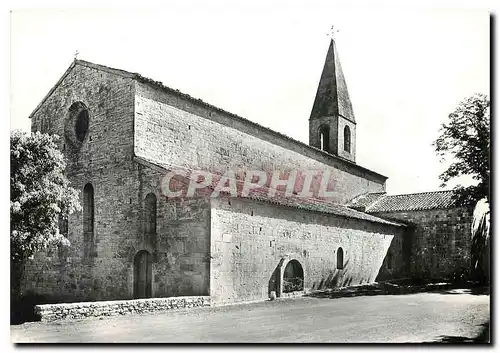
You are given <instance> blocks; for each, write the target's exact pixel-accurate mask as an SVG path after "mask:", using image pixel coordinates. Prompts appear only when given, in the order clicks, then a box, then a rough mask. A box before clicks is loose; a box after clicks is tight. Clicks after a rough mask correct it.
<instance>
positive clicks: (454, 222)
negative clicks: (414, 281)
mask: <svg viewBox="0 0 500 353" xmlns="http://www.w3.org/2000/svg"><path fill="white" fill-rule="evenodd" d="M373 215H375V216H377V217H381V218H384V219H393V220H396V221H400V222H404V223H406V224H408V225H410V227H409V228H408V236H407V237H408V241H409V242H410V244H409V247H410V248H411V254H410V256H409V276H412V277H416V278H430V279H447V278H450V277H451V276H452V274H453V273H454V272H457V271H461V270H463V269H468V268H469V267H470V246H471V233H470V227H471V222H472V211H471V210H467V209H463V208H454V209H447V210H446V209H443V210H423V211H407V212H385V213H375V214H373Z"/></svg>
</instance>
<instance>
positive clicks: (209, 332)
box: [11, 289, 490, 343]
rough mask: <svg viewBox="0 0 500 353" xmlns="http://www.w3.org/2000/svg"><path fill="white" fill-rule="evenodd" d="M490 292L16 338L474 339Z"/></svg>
mask: <svg viewBox="0 0 500 353" xmlns="http://www.w3.org/2000/svg"><path fill="white" fill-rule="evenodd" d="M489 318H490V296H489V295H473V294H470V291H469V290H466V289H462V290H460V289H459V290H448V291H442V292H434V293H418V294H407V295H374V296H358V297H347V298H335V299H330V298H312V297H302V298H296V299H282V300H277V301H273V302H270V301H266V302H259V303H251V304H239V305H232V306H223V307H212V308H197V309H188V310H178V311H171V312H163V313H154V314H143V315H129V316H119V317H106V318H99V319H85V320H74V321H70V320H66V321H59V322H52V323H42V322H31V323H25V324H22V325H13V326H11V339H12V341H13V342H29V343H35V342H36V343H42V342H51V343H56V342H100V343H102V342H137V343H139V342H141V343H146V342H161V343H202V342H214V343H215V342H217V343H218V342H232V343H240V342H241V343H243V342H252V343H257V342H279V343H292V342H338V343H344V342H360V343H361V342H379V343H385V342H388V343H389V342H452V343H460V342H471V341H473V339H474V338H476V337H478V336H480V335H481V334H483V336H484V333H485V326H484V325H489Z"/></svg>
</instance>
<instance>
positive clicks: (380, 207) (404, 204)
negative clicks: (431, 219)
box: [348, 190, 455, 213]
mask: <svg viewBox="0 0 500 353" xmlns="http://www.w3.org/2000/svg"><path fill="white" fill-rule="evenodd" d="M348 206H349V207H352V208H355V209H363V208H364V211H365V212H367V213H380V212H402V211H420V210H434V209H447V208H453V207H455V206H454V203H453V190H443V191H430V192H421V193H414V194H402V195H386V194H384V193H376V194H375V193H372V194H365V195H361V196H359V197H357V198H355V199H353V200H352V201H351V202H350V203H349V204H348Z"/></svg>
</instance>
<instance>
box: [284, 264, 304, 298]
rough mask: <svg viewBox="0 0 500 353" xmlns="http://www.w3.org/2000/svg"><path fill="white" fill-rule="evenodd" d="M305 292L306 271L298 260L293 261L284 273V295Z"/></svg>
mask: <svg viewBox="0 0 500 353" xmlns="http://www.w3.org/2000/svg"><path fill="white" fill-rule="evenodd" d="M301 290H304V270H303V269H302V265H301V264H300V262H298V261H297V260H291V261H290V262H289V263H288V264H287V265H286V267H285V271H284V273H283V293H290V292H295V291H301Z"/></svg>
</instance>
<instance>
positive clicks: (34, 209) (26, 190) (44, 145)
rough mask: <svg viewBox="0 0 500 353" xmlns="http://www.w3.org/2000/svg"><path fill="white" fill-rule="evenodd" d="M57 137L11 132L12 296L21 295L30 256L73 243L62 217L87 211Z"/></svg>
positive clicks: (13, 298) (14, 297) (38, 133)
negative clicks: (63, 230)
mask: <svg viewBox="0 0 500 353" xmlns="http://www.w3.org/2000/svg"><path fill="white" fill-rule="evenodd" d="M57 140H58V137H57V136H56V135H53V136H51V135H47V134H41V133H40V132H36V133H25V132H22V131H19V130H15V131H12V132H11V135H10V168H11V169H10V251H11V257H10V261H11V262H10V263H11V299H12V300H16V299H17V298H19V296H20V295H21V293H20V281H21V278H22V276H23V270H24V266H25V263H26V260H27V259H28V258H29V257H30V256H33V255H34V254H35V253H36V252H38V251H42V250H45V249H46V248H48V247H50V246H58V245H64V246H69V245H70V244H69V241H68V239H67V238H65V237H64V235H62V234H61V233H60V232H59V223H60V221H61V219H63V220H64V219H66V220H67V217H68V215H69V214H71V213H73V212H74V211H78V210H80V209H81V207H80V203H79V200H78V192H77V191H76V190H75V189H73V188H72V187H70V183H69V181H68V179H67V178H66V176H65V174H64V170H65V168H66V162H65V160H64V155H63V154H62V153H61V151H59V150H58V147H57V144H56V142H57Z"/></svg>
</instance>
